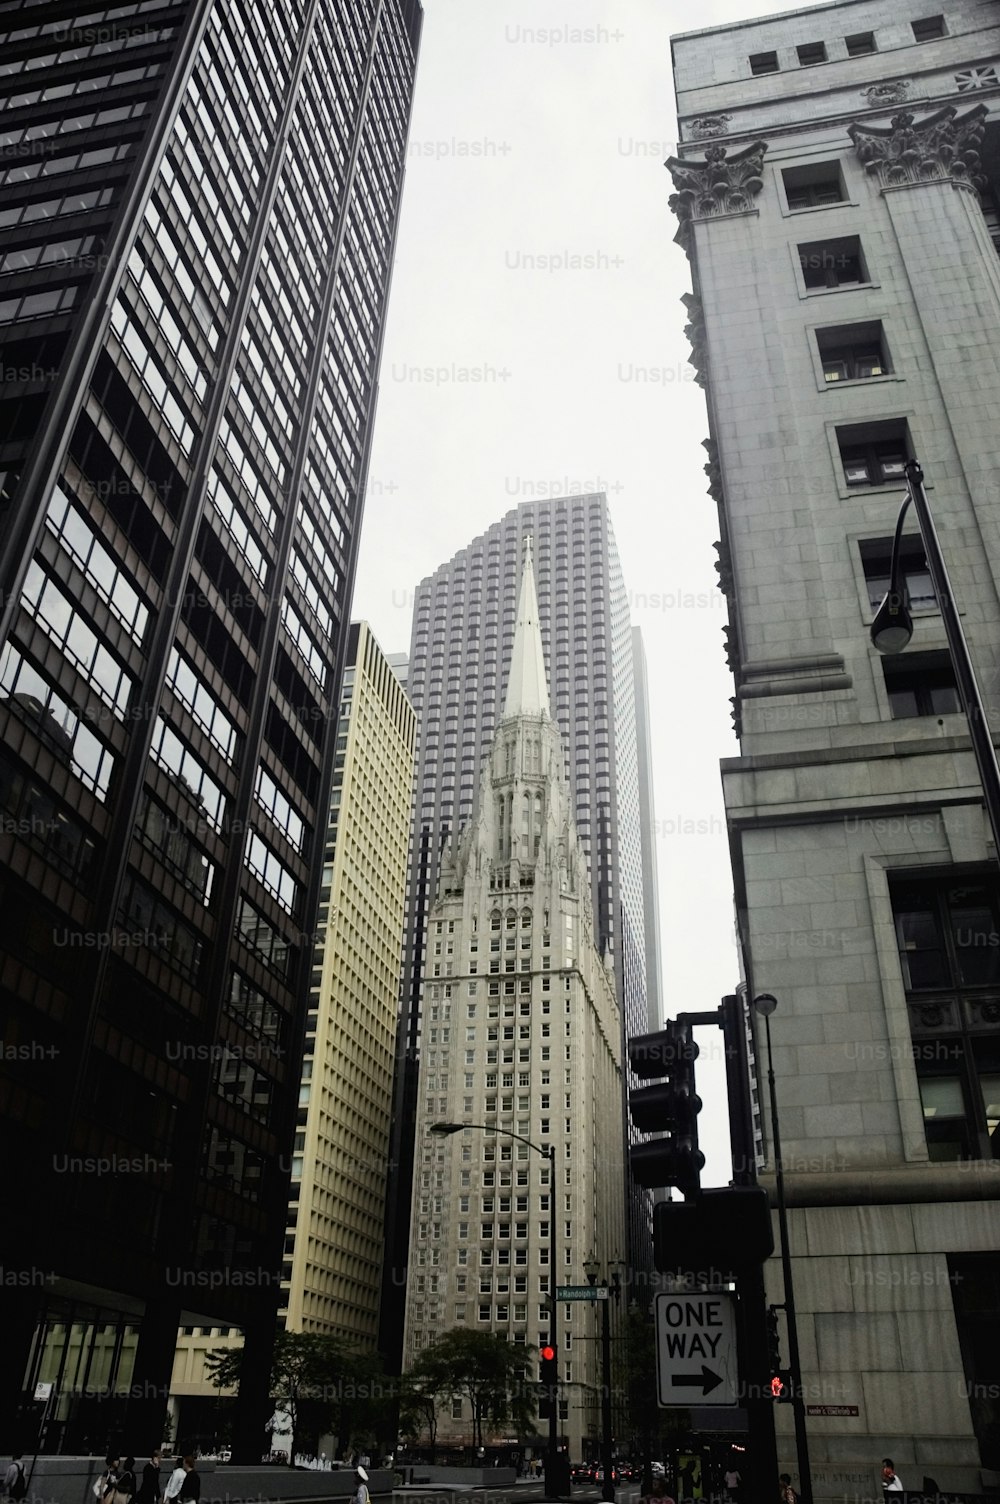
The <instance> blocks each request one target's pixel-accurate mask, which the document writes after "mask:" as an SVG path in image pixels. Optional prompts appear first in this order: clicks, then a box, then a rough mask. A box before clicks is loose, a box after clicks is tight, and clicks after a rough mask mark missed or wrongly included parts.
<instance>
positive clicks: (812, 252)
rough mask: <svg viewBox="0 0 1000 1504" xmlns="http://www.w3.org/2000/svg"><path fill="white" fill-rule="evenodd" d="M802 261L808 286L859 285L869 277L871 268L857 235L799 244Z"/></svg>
mask: <svg viewBox="0 0 1000 1504" xmlns="http://www.w3.org/2000/svg"><path fill="white" fill-rule="evenodd" d="M799 265H800V266H801V267H802V278H803V281H804V282H805V284H806V287H807V288H810V289H811V288H814V287H856V286H857V285H858V283H859V282H867V281H868V270H867V267H866V266H865V263H864V258H863V257H862V255H861V242H860V241H859V239H858V237H857V236H856V235H845V236H843V237H842V238H840V239H837V240H814V241H811V242H810V243H809V244H808V245H800V246H799Z"/></svg>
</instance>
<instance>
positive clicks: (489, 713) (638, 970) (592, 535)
mask: <svg viewBox="0 0 1000 1504" xmlns="http://www.w3.org/2000/svg"><path fill="white" fill-rule="evenodd" d="M529 535H530V536H531V538H532V546H533V550H534V557H535V560H536V567H537V584H538V605H539V612H540V625H541V635H542V642H543V645H544V652H545V662H546V673H547V677H548V683H549V685H550V686H551V698H552V714H553V716H554V718H555V720H556V721H557V722H558V724H559V729H560V732H561V734H562V744H563V747H564V749H565V751H566V758H567V769H566V771H567V777H568V781H569V786H570V789H571V791H572V795H573V812H574V817H575V823H576V828H577V830H578V832H579V836H580V841H581V843H582V845H583V848H584V851H585V853H586V856H587V859H588V861H589V865H590V876H591V883H592V893H593V905H594V922H595V941H596V944H597V948H598V950H599V952H600V953H601V954H608V955H609V956H610V957H611V959H612V961H613V964H614V972H615V984H616V994H617V998H618V1005H619V1009H620V1012H621V1018H622V1028H623V1032H624V1034H625V1035H626V1036H631V1035H633V1034H642V1033H643V1032H645V1030H646V1019H647V990H646V989H647V984H646V967H647V943H646V936H647V923H649V919H648V917H647V916H648V915H651V914H653V913H655V908H656V893H655V891H652V890H651V887H650V884H649V882H648V881H647V884H646V886H645V887H644V884H643V848H644V846H645V845H647V844H648V843H649V842H651V841H652V839H653V831H652V829H651V828H645V827H644V826H643V820H642V809H643V807H644V805H645V806H647V807H648V808H649V809H651V808H652V800H651V795H649V797H648V798H647V799H645V800H643V799H641V798H640V788H639V783H640V771H641V772H642V776H643V777H645V778H647V779H648V777H649V766H648V761H647V760H646V759H645V758H643V759H642V761H641V762H640V758H639V753H638V748H637V741H636V736H637V715H636V700H635V696H636V688H637V686H639V688H640V691H641V692H644V686H645V678H644V676H643V675H642V674H641V673H640V674H639V675H637V674H636V671H635V661H634V657H633V637H632V627H631V622H630V616H629V603H628V595H627V592H626V589H625V583H624V580H623V577H622V571H621V564H620V562H619V558H618V549H617V545H616V543H615V536H614V530H613V528H612V525H611V517H610V514H609V511H608V504H607V498H606V497H605V496H604V495H603V494H597V495H591V496H570V497H562V498H553V499H546V500H543V501H531V502H525V503H524V504H523V505H521V506H519V507H517V508H515V509H514V510H512V511H510V512H508V513H507V514H506V516H505V517H503V518H502V519H501V521H500V522H497V523H494V524H493V526H492V527H491V528H489V530H488V531H487V532H486V533H484V534H482V535H481V536H480V537H478V538H476V539H474V540H473V542H472V543H470V544H469V545H468V546H467V547H466V548H463V549H461V550H460V551H459V552H458V553H457V554H455V556H454V558H452V559H451V560H449V561H448V563H446V564H443V565H442V566H441V567H440V569H438V570H437V571H436V572H435V573H434V574H433V575H431V576H430V577H429V578H428V579H426V580H423V581H421V583H420V584H419V585H418V586H417V589H416V594H415V601H414V609H413V627H412V635H411V640H410V660H409V673H408V679H407V689H408V691H409V694H410V698H411V700H412V701H413V706H414V709H415V710H416V712H417V717H418V745H417V779H416V790H415V795H414V823H413V836H412V848H411V854H410V879H409V891H408V897H407V932H406V939H405V944H404V955H403V978H402V1005H401V1015H400V1041H399V1066H398V1075H397V1093H396V1112H395V1121H394V1128H393V1169H394V1173H395V1174H396V1175H397V1177H398V1185H399V1191H398V1194H397V1196H396V1198H395V1220H394V1221H393V1217H392V1216H390V1226H389V1229H388V1237H389V1245H390V1247H389V1252H388V1253H387V1275H386V1282H385V1285H384V1288H383V1321H382V1329H383V1340H384V1344H385V1346H386V1347H387V1349H389V1350H391V1345H392V1343H393V1340H394V1336H393V1334H394V1333H395V1334H396V1336H395V1341H396V1342H397V1344H398V1341H399V1331H400V1328H401V1311H402V1297H403V1293H404V1292H403V1290H402V1285H401V1277H400V1270H401V1269H402V1268H404V1267H405V1265H406V1261H407V1253H406V1247H407V1239H408V1234H409V1204H410V1202H409V1185H410V1176H411V1173H412V1154H413V1143H412V1136H413V1122H414V1113H415V1107H416V1096H415V1093H416V1077H417V1063H418V1059H419V1052H420V1034H421V1018H420V1002H419V1000H420V987H421V980H422V978H423V975H424V947H425V942H426V936H425V925H426V918H427V911H428V907H429V905H430V904H431V903H432V902H433V900H434V897H435V894H436V888H437V877H438V870H439V859H440V853H441V851H442V849H443V847H444V845H445V843H446V841H447V840H448V837H449V836H450V835H451V834H452V833H453V832H454V831H457V830H458V829H460V828H461V827H462V826H464V825H465V824H467V822H468V820H469V817H470V815H471V812H472V806H473V797H474V792H475V788H476V783H477V781H478V778H479V771H480V767H481V765H482V761H483V759H484V757H485V756H486V755H487V753H488V751H489V747H490V743H491V741H492V738H493V733H494V730H495V728H496V724H497V721H498V719H499V717H500V715H501V710H502V706H503V697H504V691H505V687H506V685H505V680H504V675H505V673H506V666H507V664H508V663H509V662H510V655H511V649H512V647H513V642H514V627H515V621H516V612H517V595H518V587H519V584H520V579H521V566H522V560H523V558H524V542H525V539H526V538H527V537H528V536H529ZM646 719H647V717H646V715H645V712H643V715H642V717H641V718H640V720H641V724H642V725H643V726H645V724H646ZM650 928H651V929H652V928H653V926H652V925H650ZM623 1113H624V1104H623ZM623 1131H627V1128H626V1127H625V1125H624V1121H623ZM647 1205H648V1198H647V1195H646V1193H644V1192H641V1191H637V1192H636V1193H635V1194H633V1195H631V1196H630V1198H629V1211H628V1218H629V1223H628V1234H629V1245H630V1246H629V1249H628V1250H624V1249H623V1250H621V1253H622V1257H624V1258H627V1259H628V1261H629V1263H630V1264H631V1265H633V1266H635V1265H640V1266H641V1265H642V1264H643V1262H644V1260H645V1259H646V1258H647V1257H648V1256H650V1255H651V1249H649V1248H648V1244H649V1235H648V1225H647ZM393 1271H395V1273H394V1272H393Z"/></svg>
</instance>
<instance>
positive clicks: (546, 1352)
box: [538, 1347, 556, 1363]
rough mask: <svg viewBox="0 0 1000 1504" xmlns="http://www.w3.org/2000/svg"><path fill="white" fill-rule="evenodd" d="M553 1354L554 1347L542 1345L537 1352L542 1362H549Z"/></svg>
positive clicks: (554, 1352) (554, 1351) (554, 1353)
mask: <svg viewBox="0 0 1000 1504" xmlns="http://www.w3.org/2000/svg"><path fill="white" fill-rule="evenodd" d="M555 1355H556V1350H555V1348H554V1347H543V1348H541V1349H540V1350H539V1354H538V1356H539V1357H540V1358H541V1359H542V1361H543V1363H551V1362H552V1360H553V1358H554V1357H555Z"/></svg>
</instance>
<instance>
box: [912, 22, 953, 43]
mask: <svg viewBox="0 0 1000 1504" xmlns="http://www.w3.org/2000/svg"><path fill="white" fill-rule="evenodd" d="M946 35H947V33H946V31H945V29H944V16H923V17H922V18H921V19H920V20H919V21H914V22H913V40H914V41H915V42H933V41H934V40H935V39H936V38H937V37H943V36H946Z"/></svg>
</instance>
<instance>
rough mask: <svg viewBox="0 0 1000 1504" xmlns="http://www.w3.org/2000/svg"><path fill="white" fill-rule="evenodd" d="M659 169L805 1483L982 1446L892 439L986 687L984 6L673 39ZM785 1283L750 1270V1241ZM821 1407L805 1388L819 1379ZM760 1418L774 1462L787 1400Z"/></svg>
mask: <svg viewBox="0 0 1000 1504" xmlns="http://www.w3.org/2000/svg"><path fill="white" fill-rule="evenodd" d="M673 58H674V71H675V82H676V91H677V102H678V113H679V137H680V146H679V148H678V155H677V157H676V158H674V159H672V160H671V161H670V162H669V163H668V164H667V165H668V167H669V170H670V172H671V174H672V178H673V183H674V188H675V196H674V198H673V199H672V205H673V208H674V210H675V212H676V214H677V216H678V219H679V222H680V223H679V231H678V240H679V241H680V243H681V245H682V246H683V247H684V249H685V250H686V252H687V254H688V256H689V258H690V266H691V276H692V289H693V290H692V293H691V294H690V295H688V296H687V298H686V299H685V301H686V305H687V308H688V314H689V321H690V322H689V333H690V336H691V339H692V343H693V356H692V358H693V360H694V362H695V364H696V366H697V368H698V371H699V375H700V379H701V381H702V383H703V384H704V386H705V391H706V397H707V404H708V422H709V435H710V437H709V439H708V441H707V449H708V464H707V466H706V470H707V472H708V475H709V491H710V494H711V496H712V497H713V498H714V499H715V501H716V502H717V503H718V507H719V518H720V535H721V536H720V555H721V563H720V573H721V583H722V586H723V589H724V590H725V592H726V594H727V596H728V599H729V606H730V627H729V633H728V637H729V653H730V663H731V666H732V670H733V674H734V677H735V700H734V707H735V719H736V727H737V732H738V735H739V737H740V748H741V752H740V756H739V757H736V758H732V759H729V760H727V761H726V762H725V763H724V764H723V784H724V789H725V799H726V808H727V817H728V822H729V829H730V834H731V846H732V859H733V866H734V874H735V885H736V895H737V906H738V911H739V928H740V940H741V944H742V947H743V955H744V959H745V964H746V971H747V976H748V979H749V982H750V987H751V991H752V993H755V992H761V991H768V992H773V993H774V994H775V995H776V996H777V998H778V1000H779V1007H778V1011H777V1012H776V1013H775V1015H774V1018H773V1021H772V1033H773V1038H774V1046H775V1057H774V1064H775V1071H776V1075H777V1089H778V1098H779V1103H780V1112H781V1131H782V1146H783V1150H784V1168H785V1176H786V1183H787V1190H788V1197H789V1203H790V1234H791V1246H792V1254H793V1267H794V1271H795V1285H796V1298H797V1301H798V1305H799V1336H800V1341H801V1344H802V1353H803V1368H804V1375H803V1377H804V1382H805V1386H806V1402H807V1405H808V1406H810V1407H812V1413H810V1414H809V1415H808V1418H807V1425H808V1431H809V1438H810V1447H811V1452H812V1461H813V1467H814V1485H815V1489H816V1492H817V1494H818V1495H819V1496H822V1497H834V1496H843V1495H844V1494H845V1493H848V1494H852V1495H853V1494H861V1495H862V1496H864V1495H867V1496H868V1497H871V1496H872V1495H873V1493H874V1492H875V1488H876V1479H877V1476H878V1475H877V1472H876V1471H875V1468H874V1466H873V1464H877V1463H878V1460H879V1459H880V1458H881V1457H882V1456H883V1455H885V1454H888V1455H890V1456H892V1457H893V1458H894V1459H895V1461H896V1464H897V1467H898V1471H899V1473H900V1476H901V1477H902V1478H903V1481H904V1483H905V1484H906V1485H907V1487H910V1488H919V1487H920V1486H921V1483H922V1481H923V1478H924V1476H925V1475H929V1476H931V1477H933V1478H934V1479H936V1480H937V1482H938V1483H940V1484H941V1486H942V1487H945V1488H956V1489H968V1490H970V1491H978V1490H981V1489H982V1488H984V1487H985V1486H987V1485H988V1484H990V1483H995V1482H996V1481H997V1479H998V1475H1000V1403H998V1400H997V1398H996V1396H997V1394H998V1393H1000V1390H998V1387H997V1384H996V1379H997V1367H996V1365H997V1358H996V1354H997V1351H998V1340H997V1339H998V1336H1000V1252H998V1250H1000V1199H998V1198H1000V1173H998V1171H1000V1133H998V1125H1000V948H998V943H997V942H998V934H1000V924H998V906H1000V887H998V881H997V855H998V854H997V852H996V850H995V849H994V847H993V844H992V841H991V839H990V833H989V826H988V823H987V821H986V818H985V815H984V809H983V799H982V793H981V789H980V785H979V782H978V779H977V773H976V765H975V762H974V760H973V755H972V752H971V750H970V740H969V736H968V731H967V726H966V722H965V720H964V717H963V716H962V715H961V714H960V713H959V702H958V698H957V694H956V689H955V681H954V675H953V673H952V669H951V664H950V659H949V655H948V653H947V651H946V644H945V637H944V632H943V628H942V624H941V618H940V614H939V612H938V610H937V602H936V601H935V598H934V594H933V591H932V590H931V588H930V585H929V581H928V577H927V572H926V567H925V560H924V556H923V549H922V543H921V538H920V535H919V531H918V529H917V526H916V523H915V520H914V518H913V515H912V513H911V514H909V516H908V520H907V522H906V524H905V526H904V530H903V536H902V550H903V553H902V558H903V569H904V574H905V578H906V581H907V586H908V589H909V593H910V598H911V602H912V606H913V609H914V612H915V617H916V631H915V635H914V640H913V642H912V645H911V647H910V648H909V650H908V651H906V652H905V653H903V654H901V655H899V656H896V657H887V658H882V657H880V656H879V655H878V653H876V651H875V650H874V649H873V647H872V645H871V642H870V638H869V625H870V623H871V619H872V614H873V611H874V608H875V606H876V605H877V603H878V601H879V600H880V598H881V596H882V595H883V593H884V592H885V589H886V583H887V574H888V566H889V553H890V546H891V541H892V537H893V531H894V528H895V525H896V519H897V514H898V512H899V508H900V502H901V499H902V495H903V486H904V480H903V466H904V464H905V462H906V460H907V459H908V458H910V457H916V458H918V459H919V460H920V462H921V463H922V465H923V466H924V469H925V472H926V476H927V481H928V486H929V496H930V501H931V507H932V510H933V512H934V515H935V517H936V520H937V526H938V530H939V533H940V537H941V542H942V546H943V549H944V553H945V556H946V558H947V561H948V565H949V569H950V571H951V577H952V582H953V586H954V589H955V591H956V593H957V595H958V596H959V604H960V607H961V611H962V614H963V620H964V623H965V627H966V631H967V634H968V638H969V642H970V645H971V650H972V654H973V657H974V659H975V663H976V666H977V671H978V674H979V677H980V681H981V684H982V687H983V691H984V695H985V699H986V702H987V706H988V710H989V713H990V716H991V718H992V717H994V716H995V715H996V707H997V697H998V691H1000V596H998V571H1000V509H998V505H997V496H998V489H1000V426H998V424H997V407H996V404H997V391H998V389H1000V338H998V336H1000V258H998V254H997V190H998V186H1000V83H998V79H1000V7H997V6H996V5H995V4H980V3H975V0H947V3H944V4H942V3H940V0H939V3H938V6H937V9H936V11H935V13H933V14H931V13H929V12H928V7H927V6H926V5H925V4H924V3H923V0H905V3H901V0H849V3H836V4H831V5H823V6H819V7H815V8H810V9H807V10H799V11H795V12H789V13H787V14H785V15H780V16H772V17H769V18H765V19H762V20H758V21H749V22H741V23H738V24H734V25H730V26H723V27H718V28H713V29H712V30H710V31H702V32H693V33H689V34H686V35H683V36H678V37H675V38H674V41H673ZM768 1276H769V1288H770V1292H771V1298H772V1299H775V1300H780V1299H781V1291H780V1285H781V1281H780V1270H779V1269H778V1267H777V1261H776V1260H775V1261H772V1266H770V1267H769V1270H768ZM824 1410H825V1412H826V1413H824ZM779 1432H780V1436H779V1450H780V1453H781V1459H782V1462H783V1464H784V1466H785V1467H787V1468H788V1470H789V1471H790V1472H791V1473H792V1474H793V1475H794V1474H795V1471H796V1468H795V1453H794V1447H793V1444H792V1438H791V1427H790V1418H789V1415H788V1411H787V1409H786V1408H785V1407H782V1409H781V1411H780V1412H779Z"/></svg>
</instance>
